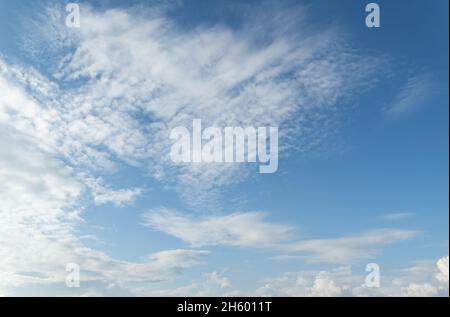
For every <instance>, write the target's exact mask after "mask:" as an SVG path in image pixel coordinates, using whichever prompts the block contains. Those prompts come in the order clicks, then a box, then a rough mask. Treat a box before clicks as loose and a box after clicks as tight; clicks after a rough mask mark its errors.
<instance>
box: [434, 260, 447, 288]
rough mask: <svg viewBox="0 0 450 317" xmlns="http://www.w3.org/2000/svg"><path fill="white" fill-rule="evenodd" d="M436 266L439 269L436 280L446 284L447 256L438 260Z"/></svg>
mask: <svg viewBox="0 0 450 317" xmlns="http://www.w3.org/2000/svg"><path fill="white" fill-rule="evenodd" d="M436 265H437V267H438V269H439V273H438V275H437V276H436V278H437V279H438V280H439V281H441V282H444V283H447V284H448V255H447V256H445V257H442V258H440V259H439V261H438V262H437V264H436Z"/></svg>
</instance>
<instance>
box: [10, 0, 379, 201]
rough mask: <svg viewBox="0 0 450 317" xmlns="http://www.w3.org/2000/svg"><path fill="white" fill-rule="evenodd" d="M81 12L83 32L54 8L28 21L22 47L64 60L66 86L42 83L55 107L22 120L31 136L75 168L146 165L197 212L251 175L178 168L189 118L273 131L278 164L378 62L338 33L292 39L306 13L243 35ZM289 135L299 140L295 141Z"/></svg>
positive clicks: (286, 13)
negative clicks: (178, 138)
mask: <svg viewBox="0 0 450 317" xmlns="http://www.w3.org/2000/svg"><path fill="white" fill-rule="evenodd" d="M82 6H83V23H82V24H81V28H79V29H76V30H73V29H69V28H66V27H64V24H63V23H61V16H60V14H58V13H55V12H54V11H55V10H56V11H58V10H60V9H59V8H58V9H53V10H52V9H50V10H49V11H48V15H47V16H44V17H42V16H40V17H36V21H40V23H39V25H40V27H38V28H35V30H34V32H33V36H34V38H33V37H28V38H27V43H28V45H29V46H31V47H34V48H36V46H37V47H39V45H40V44H39V43H44V44H43V45H47V44H50V45H51V47H52V52H54V55H55V57H54V58H55V59H57V60H60V61H61V62H60V63H59V64H58V65H59V68H58V70H57V72H56V73H55V76H56V78H57V80H56V82H57V83H59V84H60V85H61V86H63V87H71V88H65V89H64V90H63V91H62V90H60V89H58V88H57V86H56V87H55V85H53V86H52V84H51V83H48V85H49V88H48V89H47V93H46V94H44V96H43V97H45V98H47V99H48V95H49V94H50V95H51V97H52V98H51V99H52V100H51V107H50V109H47V110H45V111H42V110H43V109H39V108H38V109H39V110H40V111H39V112H38V113H39V114H40V115H39V116H38V118H36V117H27V118H25V119H26V120H25V121H26V123H27V124H29V125H30V126H31V128H27V131H28V133H30V134H35V135H37V136H38V137H40V138H41V140H42V141H43V142H45V143H52V145H53V146H54V147H55V148H57V149H58V150H59V151H58V152H59V154H62V155H64V156H66V157H68V158H70V161H71V163H73V164H74V165H76V166H80V165H82V166H89V167H97V168H106V169H111V168H113V167H114V165H115V163H114V161H115V159H119V160H120V161H122V162H125V163H127V164H132V165H136V166H140V167H141V168H148V169H149V170H150V173H151V175H153V177H155V178H156V179H157V180H160V181H163V182H165V183H169V184H170V185H172V186H174V188H175V189H177V190H178V191H179V193H180V194H181V195H182V197H183V198H184V199H185V201H187V202H188V203H190V204H191V205H196V206H200V205H202V206H203V207H204V208H205V206H207V205H209V203H211V204H214V203H215V202H217V199H218V195H219V194H220V192H221V188H223V186H225V185H229V184H233V183H235V182H239V181H242V180H243V179H245V178H246V177H247V175H248V173H249V172H251V171H252V168H251V167H250V168H247V167H244V165H242V164H240V165H236V164H234V165H233V164H198V165H192V164H187V165H186V164H174V163H173V162H172V161H171V160H170V158H169V150H170V139H169V138H168V135H169V131H170V129H171V128H172V127H175V126H180V125H182V126H187V125H189V124H190V123H191V122H192V119H193V118H201V119H202V122H203V123H204V124H205V125H208V126H209V125H215V126H230V125H231V126H248V125H250V126H266V125H276V126H280V132H281V138H283V141H282V143H281V144H282V146H283V149H282V155H286V154H288V153H290V152H291V151H293V150H294V151H303V150H307V149H309V148H311V147H312V146H314V145H315V144H317V143H318V142H320V141H321V140H322V139H323V138H325V137H326V136H327V135H328V134H330V133H332V131H334V127H333V126H330V122H333V120H332V119H334V114H335V113H336V107H337V104H338V103H340V102H341V101H345V100H347V99H348V98H350V97H351V96H354V95H359V94H361V93H363V92H364V91H366V90H367V89H368V88H369V87H371V86H372V85H374V84H375V83H376V81H377V80H378V79H377V76H375V73H376V69H377V68H378V67H379V66H380V65H381V64H383V61H382V60H381V59H379V58H376V57H373V56H368V55H366V54H363V53H362V52H360V51H358V50H355V49H351V48H350V46H349V45H346V43H345V41H344V40H343V37H342V36H341V35H342V34H341V33H340V31H339V30H337V29H333V28H328V29H323V28H322V30H321V31H318V29H317V30H316V31H312V30H313V28H308V30H309V31H305V30H306V29H305V28H301V30H302V32H298V29H299V26H302V25H304V24H306V22H307V21H308V20H307V19H308V18H307V12H306V10H305V9H304V8H302V7H292V8H284V9H280V8H272V12H277V14H276V17H277V18H274V17H272V15H269V16H268V15H267V14H265V13H264V10H263V9H261V11H258V10H256V11H255V10H254V8H252V16H253V17H254V18H252V19H245V21H244V23H243V26H242V27H241V28H239V29H232V28H230V27H228V26H226V25H214V26H207V25H203V26H201V27H197V28H189V29H181V28H180V27H179V26H178V25H177V24H176V22H175V21H173V20H171V19H169V18H168V17H167V15H166V14H165V11H164V9H161V8H156V9H155V8H154V9H141V10H139V11H138V10H136V9H135V8H129V9H112V10H106V11H97V10H94V9H92V8H90V7H89V6H88V5H87V4H84V3H83V4H82ZM265 9H267V8H265ZM261 21H264V23H261ZM281 21H283V22H281ZM285 21H292V22H291V23H285ZM39 30H40V31H39ZM33 39H34V40H33ZM57 40H58V41H57ZM54 43H63V46H62V47H61V45H60V44H57V45H53V44H54ZM64 45H65V46H64ZM36 50H39V49H34V51H36ZM61 55H62V56H63V57H62V56H61ZM124 61H126V62H124ZM43 82H46V81H45V80H43ZM45 98H44V99H45ZM46 101H49V100H46ZM47 112H48V116H46V118H45V120H44V119H41V116H43V115H44V114H46V113H47ZM36 120H41V121H42V122H44V123H45V124H46V127H47V129H46V130H45V131H41V132H42V133H40V134H36V133H35V131H34V129H32V123H33V122H34V121H36ZM13 122H14V123H13V124H14V125H15V126H17V125H18V123H17V121H13ZM294 136H295V139H297V140H301V142H296V144H293V143H292V142H291V141H290V140H292V139H294ZM287 149H289V151H287ZM169 180H170V181H169Z"/></svg>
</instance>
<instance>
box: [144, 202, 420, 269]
mask: <svg viewBox="0 0 450 317" xmlns="http://www.w3.org/2000/svg"><path fill="white" fill-rule="evenodd" d="M264 216H265V214H264V213H262V212H246V213H244V212H241V213H233V214H229V215H225V216H220V215H219V216H200V217H199V216H190V215H189V214H186V213H181V212H177V211H174V210H170V209H166V208H159V209H155V210H151V211H149V212H147V213H145V214H144V215H143V219H144V221H143V223H144V225H146V226H148V227H150V228H152V229H154V230H158V231H161V232H164V233H166V234H169V235H172V236H174V237H177V238H179V239H181V240H183V241H186V242H188V243H189V244H190V245H191V246H196V247H198V246H206V245H227V246H238V247H252V248H269V249H273V250H277V251H281V252H289V254H288V255H287V256H285V257H287V258H291V257H300V258H302V259H304V260H306V261H308V262H334V263H346V262H351V261H356V260H361V259H367V258H371V257H374V256H375V255H376V253H377V251H378V249H379V248H380V247H382V246H385V245H388V244H392V243H395V242H399V241H403V240H407V239H411V238H413V237H415V236H416V235H417V234H418V232H417V231H411V230H400V229H378V230H371V231H367V232H365V233H362V234H359V235H355V236H348V237H339V238H331V239H315V240H314V239H311V240H298V239H297V240H294V238H295V236H294V233H295V229H294V228H293V227H292V226H289V225H281V224H271V223H269V222H265V221H264ZM299 254H300V255H299ZM279 258H280V259H281V258H283V256H279Z"/></svg>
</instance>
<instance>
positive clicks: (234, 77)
mask: <svg viewBox="0 0 450 317" xmlns="http://www.w3.org/2000/svg"><path fill="white" fill-rule="evenodd" d="M366 3H368V2H366V1H357V0H353V1H345V2H342V1H337V0H325V1H320V2H318V1H281V2H280V1H265V2H263V1H242V2H241V1H239V2H237V1H200V0H196V1H189V2H188V1H186V2H183V1H179V2H174V3H171V4H167V3H165V2H164V1H150V2H147V1H146V2H141V1H128V2H125V1H92V2H89V4H88V3H84V2H80V8H81V12H80V22H81V27H80V28H68V27H67V26H66V25H65V24H64V19H65V14H66V12H65V11H64V6H65V4H66V2H58V1H49V2H42V3H41V4H39V5H38V4H36V3H35V2H34V1H21V2H20V3H17V1H9V0H1V1H0V130H1V132H2V133H1V134H2V137H1V139H0V162H1V165H0V167H1V168H0V184H1V185H0V197H1V200H0V201H2V202H3V203H2V204H1V205H0V211H1V212H0V216H1V217H0V226H1V227H2V232H1V233H0V241H2V246H1V247H0V295H7V296H8V295H60V294H63V295H75V296H76V295H91V296H95V295H100V296H101V295H137V296H154V295H193V296H196V295H274V296H277V295H281V296H362V295H374V296H379V295H382V296H415V295H424V296H437V295H447V296H448V210H449V205H448V175H449V172H448V159H449V158H448V144H449V140H448V13H447V12H448V2H447V1H440V0H434V1H422V0H414V1H395V2H394V1H377V3H378V4H379V6H380V8H381V27H380V28H370V29H369V28H367V27H366V25H365V23H364V21H365V17H366V13H365V11H364V8H365V5H366ZM193 118H201V119H202V120H203V122H204V123H205V125H208V124H209V125H216V126H226V125H236V126H237V125H241V126H250V125H251V126H262V125H267V124H270V125H276V126H278V128H279V131H280V140H279V143H280V159H279V168H278V170H277V172H276V173H273V174H259V173H258V172H257V166H255V165H252V164H237V165H236V164H232V165H220V164H214V163H213V164H200V165H189V164H188V165H187V166H186V165H177V164H174V163H173V162H171V161H170V160H169V159H168V155H167V154H168V151H169V149H170V139H169V131H170V128H172V127H174V126H177V125H180V124H189V122H192V119H193ZM43 255H45V256H43ZM371 262H373V263H377V264H378V265H379V267H380V270H381V281H382V282H381V287H378V288H368V287H365V286H364V285H363V284H364V281H365V277H366V274H367V273H366V271H365V267H366V265H367V264H368V263H371ZM67 263H77V264H79V265H80V269H81V286H80V287H79V288H67V287H66V286H65V284H64V283H65V277H66V274H67V272H66V271H65V265H66V264H67Z"/></svg>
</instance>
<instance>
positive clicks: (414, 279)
mask: <svg viewBox="0 0 450 317" xmlns="http://www.w3.org/2000/svg"><path fill="white" fill-rule="evenodd" d="M443 259H445V257H444V258H443ZM439 261H441V259H440V260H438V261H437V263H439ZM381 268H382V269H381V284H380V287H368V286H366V285H365V279H366V273H365V272H363V273H359V274H358V273H355V272H353V271H352V269H351V268H350V267H349V266H345V267H338V268H336V269H332V270H328V271H314V270H305V271H299V272H286V273H283V274H282V275H281V276H279V277H275V278H268V279H265V280H264V281H262V284H263V286H261V287H259V288H257V289H256V291H255V294H256V295H260V296H302V297H305V296H313V297H324V296H405V297H415V296H419V297H429V296H448V283H447V285H446V286H443V285H442V284H441V282H440V281H438V280H437V279H436V278H435V275H436V273H437V272H438V269H437V266H436V263H432V262H429V261H427V262H422V263H418V264H416V265H414V266H412V267H409V268H407V269H404V270H401V271H396V270H393V271H392V270H391V271H389V270H383V266H381Z"/></svg>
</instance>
